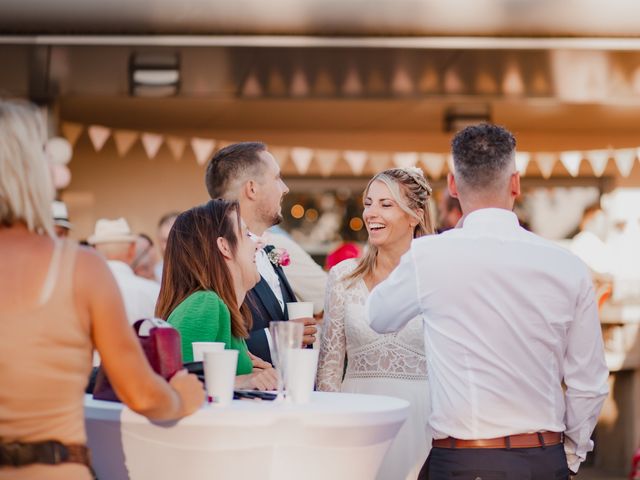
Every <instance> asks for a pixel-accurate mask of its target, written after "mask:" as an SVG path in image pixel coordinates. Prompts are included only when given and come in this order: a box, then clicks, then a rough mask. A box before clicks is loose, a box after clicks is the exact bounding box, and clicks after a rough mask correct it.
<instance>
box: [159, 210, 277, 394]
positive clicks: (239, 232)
mask: <svg viewBox="0 0 640 480" xmlns="http://www.w3.org/2000/svg"><path fill="white" fill-rule="evenodd" d="M255 253H256V243H255V242H254V241H253V240H252V239H251V238H250V237H249V231H248V230H247V226H246V225H245V224H244V222H243V221H242V219H241V218H240V209H239V206H238V202H227V201H225V200H211V201H209V202H207V203H205V204H204V205H200V206H197V207H194V208H192V209H190V210H187V211H186V212H184V213H182V214H180V215H179V216H178V217H177V218H176V221H175V223H174V224H173V228H172V229H171V232H170V233H169V238H168V240H167V248H166V251H165V258H164V268H163V273H162V285H161V287H160V296H159V298H158V303H157V305H156V316H157V317H160V318H165V319H167V321H168V322H169V323H170V324H172V325H173V326H174V327H175V328H176V329H177V330H178V331H179V332H180V336H181V338H182V356H183V359H184V361H185V362H191V361H193V350H192V347H191V343H192V342H224V344H225V345H226V348H228V349H234V350H238V352H239V354H238V368H237V371H236V375H237V377H236V388H246V389H251V388H256V389H259V390H272V389H275V388H276V386H277V377H276V373H275V370H274V369H273V368H271V365H270V364H268V363H266V362H264V361H262V360H260V359H259V358H257V357H255V356H253V355H251V354H250V353H249V351H248V350H247V345H246V343H245V340H244V339H245V338H246V337H248V336H249V330H250V329H251V312H250V311H249V309H248V308H247V307H246V306H244V305H243V302H244V297H245V295H246V294H247V292H248V291H249V290H250V289H251V288H253V286H254V285H255V284H256V283H257V282H258V281H259V280H260V274H259V273H258V268H257V266H256V262H255Z"/></svg>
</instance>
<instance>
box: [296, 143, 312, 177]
mask: <svg viewBox="0 0 640 480" xmlns="http://www.w3.org/2000/svg"><path fill="white" fill-rule="evenodd" d="M312 159H313V150H311V149H310V148H303V147H294V148H292V149H291V160H293V164H294V165H295V166H296V170H297V171H298V173H299V174H300V175H305V174H306V173H307V172H308V171H309V166H310V165H311V160H312Z"/></svg>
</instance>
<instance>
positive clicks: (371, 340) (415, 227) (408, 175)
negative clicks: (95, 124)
mask: <svg viewBox="0 0 640 480" xmlns="http://www.w3.org/2000/svg"><path fill="white" fill-rule="evenodd" d="M430 196H431V187H430V186H429V184H428V183H427V181H426V179H425V178H424V175H423V173H422V171H421V170H420V169H418V168H415V167H411V168H393V169H390V170H385V171H384V172H381V173H379V174H377V175H376V176H374V177H373V178H372V179H371V181H370V182H369V184H368V185H367V188H366V189H365V192H364V195H363V197H364V212H363V214H362V218H363V219H364V223H365V226H366V227H367V232H368V233H369V241H368V245H367V251H366V253H365V254H364V256H363V257H362V258H360V259H359V260H356V259H349V260H345V261H343V262H341V263H339V264H338V265H336V266H335V267H333V268H332V269H331V271H330V273H329V282H328V285H327V293H326V300H325V309H324V312H325V314H324V315H325V316H324V324H325V333H324V334H323V338H322V343H321V348H320V360H319V364H318V379H317V380H318V381H317V385H318V390H325V391H341V392H350V393H368V394H375V395H390V396H394V397H400V398H403V399H405V400H408V401H409V402H410V404H411V408H410V413H409V418H408V420H407V421H406V422H405V424H404V425H403V426H402V428H401V430H400V432H399V433H398V436H397V437H396V439H395V440H394V441H393V443H392V444H391V447H390V448H389V451H388V452H387V455H386V456H385V458H384V460H383V462H382V466H381V467H380V470H379V473H378V476H377V479H378V480H391V479H393V480H403V479H407V480H409V479H415V478H417V476H418V473H419V472H420V468H421V467H422V464H423V463H424V461H425V459H426V458H427V454H428V452H429V449H430V448H431V437H430V435H429V433H428V430H427V412H428V411H429V408H428V407H429V398H428V393H427V392H428V389H427V364H426V357H425V351H424V340H423V339H424V336H423V333H422V331H423V330H422V321H421V319H420V318H415V319H414V320H413V321H411V322H410V323H409V324H408V325H407V326H406V327H405V328H404V329H403V330H401V331H399V332H397V333H392V334H378V333H376V332H374V331H373V330H372V329H371V328H370V327H369V323H368V319H367V317H366V315H365V302H366V300H367V297H368V296H369V292H370V291H371V290H372V289H373V287H375V286H376V285H377V284H378V283H380V282H381V281H383V280H384V279H385V278H387V276H388V275H389V274H390V273H391V271H392V270H393V269H394V268H395V267H396V266H397V265H398V263H399V262H400V257H401V256H402V255H403V254H404V253H405V252H407V250H409V246H410V245H411V241H412V240H413V239H414V238H417V237H420V236H422V235H427V234H431V233H433V224H432V220H431V216H430V213H429V204H428V200H429V197H430ZM345 359H346V361H347V369H346V372H345V371H344V363H345ZM343 372H344V378H343Z"/></svg>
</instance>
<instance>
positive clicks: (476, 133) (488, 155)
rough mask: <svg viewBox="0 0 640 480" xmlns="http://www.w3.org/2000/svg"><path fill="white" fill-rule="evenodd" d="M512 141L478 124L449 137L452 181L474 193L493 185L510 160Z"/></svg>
mask: <svg viewBox="0 0 640 480" xmlns="http://www.w3.org/2000/svg"><path fill="white" fill-rule="evenodd" d="M515 148H516V139H515V138H514V137H513V135H512V134H511V132H509V131H508V130H507V129H506V128H504V127H501V126H498V125H491V124H488V123H481V124H479V125H472V126H470V127H467V128H465V129H464V130H461V131H460V132H458V133H457V134H456V136H455V137H453V140H452V142H451V151H452V153H453V164H454V166H455V174H456V177H457V178H459V179H460V180H462V182H463V183H464V184H466V185H468V186H470V187H472V188H474V189H479V190H484V189H487V188H491V187H493V186H495V185H496V182H497V181H500V180H501V179H502V174H503V173H504V172H505V168H506V167H507V165H508V164H509V162H511V161H512V159H513V154H514V152H515Z"/></svg>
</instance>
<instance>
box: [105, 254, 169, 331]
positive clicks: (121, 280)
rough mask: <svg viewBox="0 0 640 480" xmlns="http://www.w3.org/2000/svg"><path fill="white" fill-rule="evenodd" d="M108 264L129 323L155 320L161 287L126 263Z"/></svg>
mask: <svg viewBox="0 0 640 480" xmlns="http://www.w3.org/2000/svg"><path fill="white" fill-rule="evenodd" d="M107 264H108V265H109V268H110V269H111V273H113V276H114V277H115V279H116V283H117V284H118V288H119V289H120V293H121V294H122V299H123V300H124V308H125V310H126V312H127V318H128V319H129V323H131V324H133V323H135V321H136V320H140V319H141V318H153V317H154V316H155V309H156V302H157V301H158V294H159V293H160V285H159V284H158V283H157V282H154V281H153V280H149V279H147V278H142V277H139V276H138V275H136V274H135V273H133V270H131V267H129V265H127V264H126V263H124V262H120V261H118V260H108V261H107Z"/></svg>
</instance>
